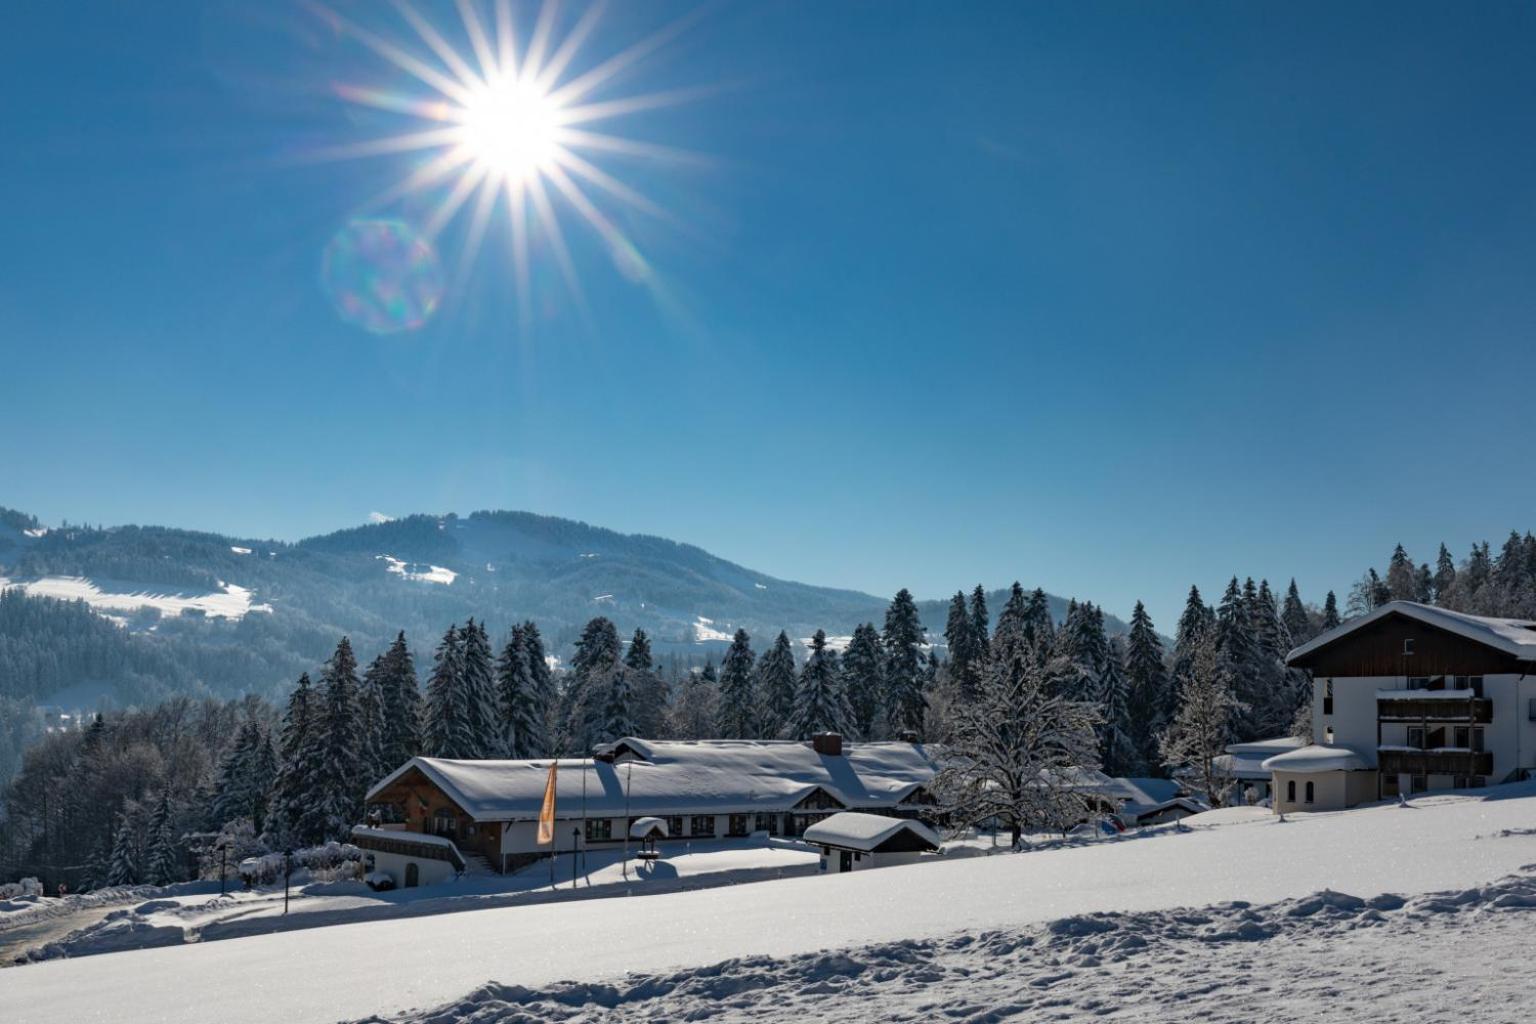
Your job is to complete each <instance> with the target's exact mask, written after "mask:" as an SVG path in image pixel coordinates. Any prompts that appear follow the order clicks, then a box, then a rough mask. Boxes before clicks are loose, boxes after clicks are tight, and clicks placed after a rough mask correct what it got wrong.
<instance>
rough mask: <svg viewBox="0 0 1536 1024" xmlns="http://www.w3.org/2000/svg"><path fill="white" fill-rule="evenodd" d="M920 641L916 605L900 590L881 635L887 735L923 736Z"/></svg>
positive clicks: (924, 659) (920, 624)
mask: <svg viewBox="0 0 1536 1024" xmlns="http://www.w3.org/2000/svg"><path fill="white" fill-rule="evenodd" d="M923 641H924V636H923V621H922V619H921V617H919V615H918V613H917V602H916V601H915V600H913V598H912V592H911V591H909V590H907V589H906V588H905V587H903V588H902V589H901V590H899V591H897V592H896V596H895V597H894V598H892V600H891V604H890V607H889V608H887V609H886V611H885V629H884V630H883V631H882V632H881V634H880V642H881V645H882V646H883V647H884V648H885V692H886V699H885V701H884V704H885V708H884V711H885V719H886V726H885V728H886V732H887V734H888V735H892V736H895V735H899V734H901V733H912V734H913V735H916V736H919V737H920V736H922V734H923V719H924V716H925V715H926V714H927V712H928V698H927V696H926V694H925V692H924V690H925V685H924V684H925V683H926V681H927V657H926V655H925V654H924V653H923ZM844 703H845V704H846V696H845V698H844ZM850 717H851V716H850ZM845 721H847V720H846V719H845ZM850 724H851V723H850Z"/></svg>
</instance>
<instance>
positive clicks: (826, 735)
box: [811, 732, 843, 757]
mask: <svg viewBox="0 0 1536 1024" xmlns="http://www.w3.org/2000/svg"><path fill="white" fill-rule="evenodd" d="M811 749H812V750H814V751H816V753H818V754H825V755H826V756H828V757H841V756H842V755H843V737H842V735H841V734H840V733H835V732H818V733H816V734H815V735H814V736H812V737H811Z"/></svg>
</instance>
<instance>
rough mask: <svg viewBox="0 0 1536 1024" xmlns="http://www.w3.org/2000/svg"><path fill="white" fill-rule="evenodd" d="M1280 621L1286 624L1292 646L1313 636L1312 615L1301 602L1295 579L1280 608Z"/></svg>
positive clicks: (1302, 642)
mask: <svg viewBox="0 0 1536 1024" xmlns="http://www.w3.org/2000/svg"><path fill="white" fill-rule="evenodd" d="M1280 621H1281V622H1282V623H1283V624H1284V625H1285V632H1286V636H1287V638H1288V640H1289V642H1290V644H1291V646H1292V647H1299V646H1301V645H1302V644H1304V643H1306V642H1307V641H1308V640H1311V639H1312V637H1313V635H1314V634H1313V630H1312V616H1310V615H1308V614H1307V606H1306V605H1304V604H1302V603H1301V591H1300V590H1299V589H1297V587H1296V581H1295V579H1292V580H1291V585H1290V586H1289V587H1287V588H1286V591H1285V604H1284V605H1282V606H1281V608H1280Z"/></svg>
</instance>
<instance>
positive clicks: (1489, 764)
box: [1376, 750, 1493, 775]
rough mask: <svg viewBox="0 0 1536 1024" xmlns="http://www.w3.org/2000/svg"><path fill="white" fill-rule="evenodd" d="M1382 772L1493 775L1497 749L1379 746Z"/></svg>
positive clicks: (1379, 763) (1390, 773)
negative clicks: (1388, 747) (1412, 748)
mask: <svg viewBox="0 0 1536 1024" xmlns="http://www.w3.org/2000/svg"><path fill="white" fill-rule="evenodd" d="M1376 763H1377V765H1378V766H1379V768H1380V770H1381V772H1382V774H1384V775H1396V774H1398V773H1404V774H1408V775H1492V774H1493V753H1492V752H1491V751H1487V750H1378V751H1377V752H1376Z"/></svg>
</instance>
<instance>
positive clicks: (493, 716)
mask: <svg viewBox="0 0 1536 1024" xmlns="http://www.w3.org/2000/svg"><path fill="white" fill-rule="evenodd" d="M460 638H461V639H462V641H463V649H464V677H463V686H464V709H465V712H466V719H467V721H466V726H467V732H468V734H469V747H468V750H467V753H466V754H465V755H464V756H466V757H471V758H485V757H494V756H496V755H497V754H498V753H499V752H500V750H501V745H502V740H501V725H500V713H499V710H498V708H497V700H496V666H495V657H494V655H493V654H492V653H491V638H490V635H489V634H488V633H487V632H486V630H485V623H483V622H476V621H475V620H474V619H470V620H469V621H468V622H466V623H465V624H464V629H463V630H462V631H461V633H460Z"/></svg>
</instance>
